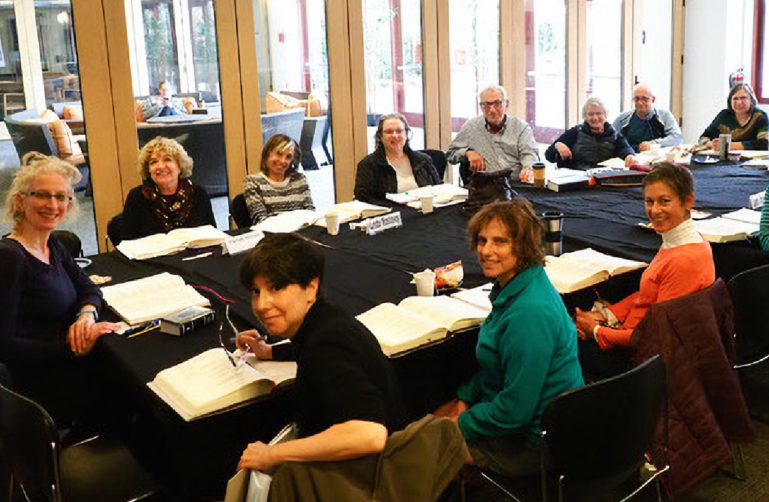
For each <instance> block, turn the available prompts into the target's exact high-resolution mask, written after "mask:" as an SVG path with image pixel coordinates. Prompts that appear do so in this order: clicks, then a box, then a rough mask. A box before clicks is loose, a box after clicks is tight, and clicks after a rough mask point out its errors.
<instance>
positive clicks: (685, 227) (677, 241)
mask: <svg viewBox="0 0 769 502" xmlns="http://www.w3.org/2000/svg"><path fill="white" fill-rule="evenodd" d="M660 235H662V246H660V248H661V249H668V248H674V247H676V246H680V245H682V244H696V243H698V242H702V236H701V235H700V234H699V232H697V230H696V229H695V228H694V220H692V219H691V217H690V218H687V219H685V220H684V221H682V222H681V223H679V224H678V225H677V226H675V227H674V228H671V229H670V230H668V231H667V232H663V233H662V234H660Z"/></svg>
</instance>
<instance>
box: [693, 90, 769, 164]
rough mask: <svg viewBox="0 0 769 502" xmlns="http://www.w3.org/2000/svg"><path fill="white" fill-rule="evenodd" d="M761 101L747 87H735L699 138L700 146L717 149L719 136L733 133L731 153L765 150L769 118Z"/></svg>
mask: <svg viewBox="0 0 769 502" xmlns="http://www.w3.org/2000/svg"><path fill="white" fill-rule="evenodd" d="M757 104H758V100H757V99H756V95H755V93H754V92H753V89H751V88H750V86H749V85H748V84H736V85H734V86H733V87H732V88H731V90H730V91H729V96H728V97H727V98H726V109H725V110H721V111H720V112H719V113H718V115H716V118H714V119H713V122H711V123H710V125H709V126H708V128H707V129H705V132H703V133H702V137H700V141H699V142H700V144H701V145H707V146H708V147H709V148H713V149H714V150H718V136H719V135H720V134H731V136H732V144H731V146H730V148H731V149H732V150H766V149H767V145H768V144H769V143H768V142H767V138H768V137H769V132H768V131H769V118H767V115H766V112H765V111H763V110H761V109H759V108H757V107H756V105H757Z"/></svg>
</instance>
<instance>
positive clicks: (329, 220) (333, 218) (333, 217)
mask: <svg viewBox="0 0 769 502" xmlns="http://www.w3.org/2000/svg"><path fill="white" fill-rule="evenodd" d="M326 230H328V233H329V234H330V235H336V234H338V233H339V213H337V212H335V211H329V212H328V213H326Z"/></svg>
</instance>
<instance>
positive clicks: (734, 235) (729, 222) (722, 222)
mask: <svg viewBox="0 0 769 502" xmlns="http://www.w3.org/2000/svg"><path fill="white" fill-rule="evenodd" d="M694 228H695V229H696V230H697V231H698V232H699V233H700V234H702V237H704V238H705V239H706V240H708V241H710V242H730V241H739V240H742V239H745V238H747V237H748V236H749V235H752V234H754V233H756V232H758V223H746V222H744V221H738V220H735V219H729V218H725V217H723V216H722V217H719V218H712V219H709V220H698V221H695V222H694Z"/></svg>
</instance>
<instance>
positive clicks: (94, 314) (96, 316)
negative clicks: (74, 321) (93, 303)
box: [75, 309, 99, 321]
mask: <svg viewBox="0 0 769 502" xmlns="http://www.w3.org/2000/svg"><path fill="white" fill-rule="evenodd" d="M83 314H93V320H94V321H98V320H99V313H98V312H96V311H95V310H94V309H83V310H81V311H80V312H78V313H77V315H76V316H75V317H78V318H79V317H80V316H81V315H83Z"/></svg>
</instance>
